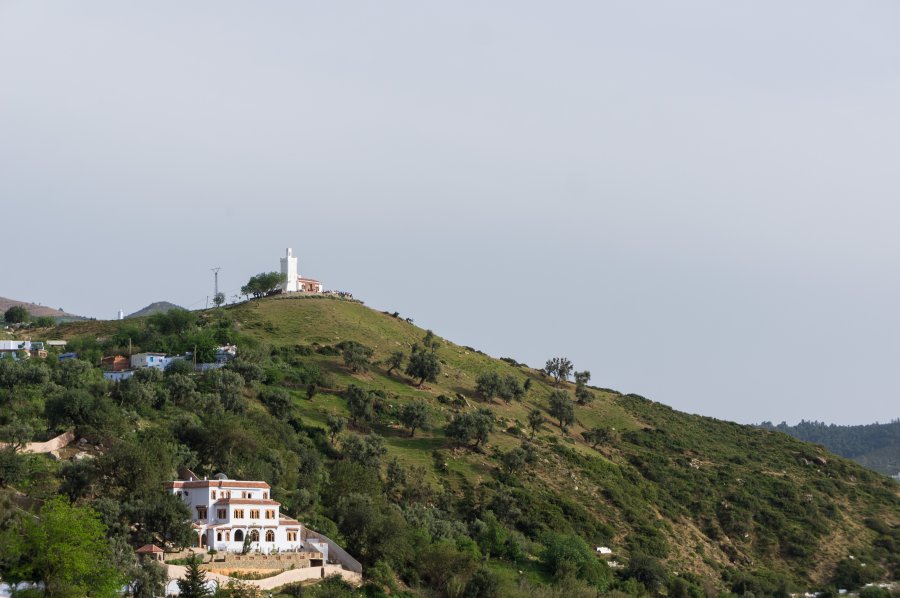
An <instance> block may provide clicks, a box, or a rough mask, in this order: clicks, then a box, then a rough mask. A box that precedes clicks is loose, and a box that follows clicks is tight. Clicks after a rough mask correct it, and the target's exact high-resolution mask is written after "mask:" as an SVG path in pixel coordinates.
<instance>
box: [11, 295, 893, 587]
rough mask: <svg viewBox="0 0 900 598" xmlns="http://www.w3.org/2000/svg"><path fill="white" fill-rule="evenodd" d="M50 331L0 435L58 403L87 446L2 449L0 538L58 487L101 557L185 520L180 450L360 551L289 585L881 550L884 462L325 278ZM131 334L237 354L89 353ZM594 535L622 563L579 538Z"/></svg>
mask: <svg viewBox="0 0 900 598" xmlns="http://www.w3.org/2000/svg"><path fill="white" fill-rule="evenodd" d="M54 333H55V334H57V333H58V335H59V336H60V337H61V338H66V339H68V340H69V347H70V348H71V349H73V350H75V351H77V352H78V354H79V358H80V359H78V360H67V361H63V362H56V361H53V360H47V361H40V360H28V361H23V362H12V361H10V360H0V441H13V442H15V443H16V446H20V445H21V443H22V442H25V441H28V440H45V439H47V438H49V437H51V436H53V435H55V434H56V433H58V432H60V431H62V430H65V429H69V428H74V429H75V430H76V433H77V434H78V436H79V437H83V438H85V439H87V441H88V443H89V444H88V449H87V452H88V453H89V454H88V455H87V457H86V458H81V459H71V456H72V455H71V454H67V455H65V456H64V458H63V459H62V460H59V461H56V460H52V459H50V458H48V457H46V456H43V455H29V454H22V453H21V452H20V451H19V450H16V447H12V448H8V449H5V450H4V451H2V452H0V484H2V485H3V486H4V487H3V488H0V530H2V532H0V533H2V534H3V536H2V537H3V538H12V537H14V536H17V535H18V536H21V533H19V532H20V530H21V529H22V526H23V525H24V523H23V522H24V521H26V520H29V519H31V520H34V516H35V515H38V514H40V512H41V509H42V508H44V506H45V505H51V504H58V503H57V501H60V500H61V499H60V498H59V497H60V496H63V497H65V500H64V501H63V504H65V505H67V508H70V509H87V510H89V511H87V512H90V513H94V515H93V517H94V519H93V520H94V521H97V522H99V524H100V526H99V527H97V528H96V529H94V530H93V532H92V533H94V534H95V536H99V537H100V538H101V540H102V542H101V544H102V545H103V546H101V547H99V548H98V550H99V553H100V554H101V555H102V554H104V550H106V552H107V553H108V554H109V555H110V557H109V559H110V560H109V561H108V562H110V563H119V562H120V561H121V559H120V558H119V557H118V556H116V555H119V554H121V552H122V551H121V550H117V548H116V547H120V548H121V547H122V546H126V547H128V546H131V547H135V546H139V545H140V544H143V543H147V542H151V541H152V542H156V543H157V544H161V545H166V546H167V547H177V546H182V545H185V544H187V543H190V541H191V531H190V529H189V528H188V527H187V526H186V525H185V520H186V519H187V517H188V514H187V512H185V511H184V510H182V509H183V508H184V507H183V505H182V504H181V502H180V501H178V500H173V499H172V497H171V496H170V495H169V494H166V493H165V492H164V491H163V489H162V488H163V484H164V482H165V481H166V480H169V479H171V478H172V476H174V475H175V472H176V470H177V469H178V468H179V467H185V466H186V467H190V468H192V469H194V470H195V471H196V472H197V473H199V474H200V475H214V474H216V473H219V472H225V473H227V474H228V475H229V476H230V477H234V478H244V479H264V480H267V481H268V482H269V483H270V484H271V485H272V494H273V497H274V498H275V499H276V500H278V501H280V502H282V503H283V505H284V511H285V512H286V513H289V514H291V515H293V516H295V517H297V518H298V519H300V520H302V521H304V522H305V523H307V524H308V525H309V526H310V527H312V528H313V529H317V530H319V531H321V532H323V533H325V534H327V535H329V536H331V537H333V538H334V539H335V540H336V541H338V542H339V543H340V544H342V545H343V546H344V547H345V548H346V549H347V550H348V551H349V552H350V553H351V554H353V555H354V556H356V557H357V558H358V559H359V560H360V561H361V562H362V563H363V565H364V570H365V574H366V586H364V587H363V589H362V590H353V589H351V588H348V587H346V586H345V584H344V583H343V582H341V581H333V580H328V581H326V582H323V583H321V584H318V585H317V586H316V587H315V588H309V589H300V588H299V587H298V588H284V589H283V590H282V591H283V595H287V596H292V595H301V594H302V595H304V596H306V595H308V596H352V595H360V593H366V595H370V596H379V595H383V594H384V593H390V594H392V595H395V594H402V593H407V594H408V595H421V596H519V595H536V596H567V597H569V596H593V595H597V594H598V593H603V592H607V593H611V594H612V595H616V594H615V593H617V592H618V593H619V594H617V595H622V593H624V594H625V595H636V596H640V595H669V596H700V595H708V594H710V593H711V592H713V591H715V592H719V593H720V595H727V593H728V592H732V593H735V594H738V595H741V594H744V593H746V592H752V593H753V594H755V595H757V596H761V595H778V594H779V593H782V592H786V591H799V590H811V589H823V590H829V591H834V590H835V589H836V588H837V587H838V586H839V585H848V584H860V583H864V582H865V580H867V579H886V578H889V577H890V576H891V575H893V574H894V571H896V569H897V567H898V564H900V563H898V554H900V550H898V547H900V528H898V524H900V506H898V486H897V485H896V484H894V483H893V482H892V481H890V480H889V479H887V478H884V477H881V476H878V475H877V474H875V473H872V472H870V471H868V470H866V469H864V468H862V467H859V466H858V465H856V464H854V463H852V462H850V461H848V460H845V459H842V458H840V457H836V456H833V455H831V454H828V453H826V452H825V451H824V450H823V449H821V448H820V447H816V446H812V445H809V444H805V443H802V442H799V441H797V440H795V439H792V438H790V437H788V436H786V435H784V434H778V433H772V432H767V431H763V430H758V429H754V428H751V427H748V426H740V425H737V424H732V423H728V422H723V421H719V420H714V419H710V418H702V417H697V416H692V415H687V414H684V413H679V412H677V411H674V410H672V409H670V408H668V407H666V406H664V405H661V404H659V403H654V402H652V401H649V400H647V399H645V398H643V397H639V396H637V395H622V394H619V393H617V392H615V391H611V390H608V389H602V388H597V387H592V386H589V382H590V376H589V374H588V373H587V372H578V371H575V369H574V366H573V364H571V362H569V360H567V359H565V358H556V359H557V361H554V360H551V363H550V364H549V366H550V367H549V370H551V371H541V370H534V369H531V368H528V367H527V366H525V365H523V364H521V363H519V362H517V361H515V360H513V359H511V358H507V359H505V360H495V359H492V358H490V357H488V356H486V355H484V354H483V353H481V352H479V351H476V350H475V349H472V348H469V347H463V346H458V345H455V344H453V343H451V342H449V341H446V340H444V339H439V338H438V337H437V336H436V335H434V334H433V333H431V332H428V331H424V330H421V329H419V328H416V327H415V326H413V325H412V324H411V323H409V322H406V321H404V320H402V319H400V318H399V317H395V316H392V315H391V314H383V313H379V312H376V311H373V310H371V309H368V308H366V307H364V306H362V305H360V304H359V303H358V302H353V301H344V300H337V299H326V298H299V297H284V296H275V297H269V298H263V299H259V300H254V301H249V302H245V303H242V304H238V305H232V306H227V307H222V308H218V309H213V310H209V311H206V312H195V313H191V312H180V311H175V312H174V313H171V312H170V313H167V314H162V315H158V316H153V317H151V318H145V319H138V320H126V321H112V322H96V321H86V322H75V323H70V324H65V325H62V326H60V327H58V328H57V329H56V330H55V331H54ZM129 342H130V343H131V345H132V346H133V348H134V350H135V351H138V350H157V351H167V352H172V353H174V352H181V351H183V350H191V351H193V350H194V348H195V347H196V350H197V352H198V353H199V352H201V351H205V350H209V348H210V347H212V348H213V349H214V348H215V346H216V344H218V343H235V344H237V345H238V358H237V359H236V360H235V361H233V362H231V363H230V364H229V365H228V366H227V367H226V368H224V369H222V370H214V371H210V372H205V373H202V374H201V373H195V372H193V371H192V370H191V368H189V367H188V368H183V367H181V366H176V367H173V368H171V369H170V370H169V371H166V372H159V371H155V370H152V371H151V370H148V371H142V372H140V374H139V375H137V376H135V377H134V378H132V379H131V380H128V381H126V382H122V383H119V384H112V383H108V382H106V381H104V380H103V379H102V376H101V375H100V371H99V369H98V368H97V367H96V364H97V363H98V362H99V359H100V357H101V356H102V355H110V354H115V353H121V352H123V351H124V350H127V347H128V344H129ZM413 364H414V365H413ZM545 369H548V368H545ZM573 375H574V383H572V382H569V379H570V378H572V377H573ZM579 388H580V389H581V391H579ZM310 389H312V390H313V392H311V391H310ZM514 389H515V390H514ZM579 392H581V393H582V394H583V393H585V392H589V393H590V394H591V399H590V400H583V401H582V400H579ZM504 393H506V394H504ZM573 397H574V400H573ZM496 398H500V399H502V400H501V401H495V399H496ZM549 418H552V421H553V422H554V423H555V424H557V425H547V423H546V422H547V421H548V419H549ZM95 447H96V448H95ZM13 497H25V498H26V499H27V500H19V501H18V502H15V503H14V502H13ZM85 519H89V517H85ZM9 541H10V542H12V541H11V540H9ZM16 542H18V540H17V541H16ZM600 545H603V546H610V547H611V548H612V549H613V551H614V556H615V559H616V560H617V561H618V562H619V563H621V564H622V565H623V567H622V568H620V569H612V568H610V567H608V566H607V565H606V564H605V563H604V562H603V561H601V560H600V559H598V557H597V556H596V554H594V553H595V551H594V547H596V546H600ZM10 546H14V547H17V546H20V544H19V543H11V544H10ZM104 547H105V548H104ZM125 552H127V551H125ZM0 554H3V555H4V556H3V557H0V575H4V576H9V575H10V572H15V571H20V572H19V573H17V574H18V575H20V578H25V577H30V578H32V579H34V578H37V573H36V572H35V571H34V570H31V571H28V570H25V569H15V568H14V566H17V565H15V563H21V562H24V561H25V560H27V558H26V557H23V556H22V555H26V554H28V553H26V552H24V550H23V549H19V548H14V549H12V550H7V549H5V547H0ZM10 554H12V555H18V556H16V557H15V558H10V557H9V556H7V555H10ZM849 556H853V557H854V558H853V559H850V558H849ZM100 562H101V563H102V562H104V561H103V560H102V559H101V561H100ZM855 563H859V564H860V565H861V564H865V567H861V566H859V567H857V566H856V565H855ZM116 566H117V570H118V571H129V572H131V573H129V575H130V576H132V577H135V578H136V577H138V574H137V573H134V571H135V569H133V564H127V565H118V564H117V565H116ZM676 572H677V575H676ZM148 575H149V573H148Z"/></svg>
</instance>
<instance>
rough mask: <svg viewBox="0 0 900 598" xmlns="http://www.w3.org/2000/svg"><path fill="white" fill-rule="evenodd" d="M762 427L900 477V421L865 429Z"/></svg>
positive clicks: (803, 425)
mask: <svg viewBox="0 0 900 598" xmlns="http://www.w3.org/2000/svg"><path fill="white" fill-rule="evenodd" d="M759 427H761V428H764V429H767V430H775V431H778V432H784V433H785V434H790V435H791V436H793V437H794V438H799V439H800V440H803V441H806V442H814V443H816V444H821V445H822V446H824V447H825V448H827V449H828V450H829V451H831V452H833V453H834V454H836V455H841V456H842V457H847V458H848V459H853V460H854V461H856V462H857V463H859V464H861V465H865V466H866V467H869V468H871V469H874V470H875V471H877V472H879V473H883V474H884V475H896V474H897V473H900V420H895V421H892V422H890V423H887V424H867V425H863V426H837V425H835V424H824V423H822V422H815V421H813V422H808V421H802V422H800V423H799V424H797V425H796V426H789V425H787V424H786V423H785V422H781V423H780V424H778V425H777V426H775V425H772V423H771V422H763V423H761V424H760V425H759Z"/></svg>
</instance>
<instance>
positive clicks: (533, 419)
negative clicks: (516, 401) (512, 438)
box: [528, 409, 547, 439]
mask: <svg viewBox="0 0 900 598" xmlns="http://www.w3.org/2000/svg"><path fill="white" fill-rule="evenodd" d="M546 422H547V418H546V417H544V414H543V413H541V410H540V409H532V410H531V412H530V413H529V414H528V427H529V428H531V438H532V439H534V435H535V434H536V433H537V431H538V430H540V429H541V428H543V427H544V424H545V423H546Z"/></svg>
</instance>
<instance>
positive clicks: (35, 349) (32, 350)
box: [0, 340, 48, 359]
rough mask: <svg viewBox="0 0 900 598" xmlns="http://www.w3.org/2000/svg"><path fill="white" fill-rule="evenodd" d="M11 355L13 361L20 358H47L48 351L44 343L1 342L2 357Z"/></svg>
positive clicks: (0, 352)
mask: <svg viewBox="0 0 900 598" xmlns="http://www.w3.org/2000/svg"><path fill="white" fill-rule="evenodd" d="M4 355H10V356H12V357H13V359H18V358H19V357H24V358H28V357H38V358H40V359H46V358H47V355H48V353H47V349H46V348H45V347H44V343H42V342H38V341H15V340H14V341H0V357H3V356H4Z"/></svg>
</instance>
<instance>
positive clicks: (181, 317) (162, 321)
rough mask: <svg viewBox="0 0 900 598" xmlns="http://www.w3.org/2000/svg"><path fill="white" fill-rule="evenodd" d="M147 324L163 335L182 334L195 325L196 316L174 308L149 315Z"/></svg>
mask: <svg viewBox="0 0 900 598" xmlns="http://www.w3.org/2000/svg"><path fill="white" fill-rule="evenodd" d="M147 323H148V324H149V325H150V326H152V327H153V328H156V329H157V330H159V331H160V332H161V333H163V334H184V333H185V332H187V331H188V330H190V329H191V328H193V327H194V326H196V325H197V314H195V313H193V312H190V311H188V310H186V309H181V308H180V307H176V308H173V309H170V310H168V311H161V312H157V313H155V314H153V315H151V316H150V317H149V318H147Z"/></svg>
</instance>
